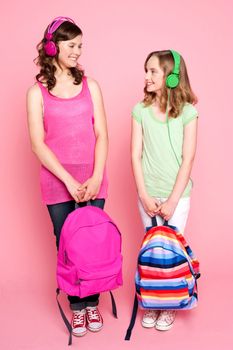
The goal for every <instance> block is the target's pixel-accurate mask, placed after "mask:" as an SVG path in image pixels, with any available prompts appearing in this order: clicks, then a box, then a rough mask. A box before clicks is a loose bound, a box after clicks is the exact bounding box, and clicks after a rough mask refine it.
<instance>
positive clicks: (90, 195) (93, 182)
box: [79, 176, 101, 202]
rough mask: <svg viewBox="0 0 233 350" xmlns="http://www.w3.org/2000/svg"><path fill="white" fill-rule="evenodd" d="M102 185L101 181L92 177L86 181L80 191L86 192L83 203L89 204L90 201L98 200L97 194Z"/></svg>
mask: <svg viewBox="0 0 233 350" xmlns="http://www.w3.org/2000/svg"><path fill="white" fill-rule="evenodd" d="M100 185H101V180H100V179H97V178H96V177H94V176H92V177H90V178H89V179H87V181H85V182H84V183H83V184H82V185H81V186H80V187H79V190H80V191H85V195H84V196H83V198H82V199H81V202H87V201H89V200H91V199H92V200H94V199H96V196H97V194H98V193H99V190H100Z"/></svg>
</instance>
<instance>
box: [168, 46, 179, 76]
mask: <svg viewBox="0 0 233 350" xmlns="http://www.w3.org/2000/svg"><path fill="white" fill-rule="evenodd" d="M170 51H171V54H172V57H173V59H174V68H173V71H172V73H174V74H178V75H179V74H180V54H179V53H178V52H176V51H174V50H170Z"/></svg>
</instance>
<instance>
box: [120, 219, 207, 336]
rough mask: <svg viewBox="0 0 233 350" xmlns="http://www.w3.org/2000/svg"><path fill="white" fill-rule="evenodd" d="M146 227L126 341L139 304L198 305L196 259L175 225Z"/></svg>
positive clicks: (163, 306) (161, 306)
mask: <svg viewBox="0 0 233 350" xmlns="http://www.w3.org/2000/svg"><path fill="white" fill-rule="evenodd" d="M152 225H153V226H152V227H151V228H149V229H148V230H147V233H146V235H145V237H144V239H143V242H142V245H141V249H140V251H139V255H138V265H137V271H136V275H135V285H136V295H135V300H134V307H133V313H132V317H131V322H130V325H129V328H128V330H127V333H126V336H125V340H129V339H130V336H131V332H132V329H133V326H134V323H135V319H136V314H137V308H138V305H139V306H140V308H143V309H157V310H168V309H173V310H174V309H175V310H177V309H179V310H187V309H192V308H193V307H195V306H196V305H197V281H196V280H197V278H199V277H200V273H199V262H198V261H197V259H196V258H195V257H194V254H193V252H192V250H191V248H190V247H189V246H188V244H187V242H186V240H185V239H184V236H183V235H182V234H181V233H179V232H178V230H177V228H176V227H174V226H170V225H168V223H167V222H166V221H165V223H164V225H163V226H157V222H156V218H153V219H152Z"/></svg>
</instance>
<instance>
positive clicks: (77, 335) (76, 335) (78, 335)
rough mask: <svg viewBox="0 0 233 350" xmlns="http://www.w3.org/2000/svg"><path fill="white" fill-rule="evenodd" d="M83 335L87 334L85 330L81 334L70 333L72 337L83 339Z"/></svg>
mask: <svg viewBox="0 0 233 350" xmlns="http://www.w3.org/2000/svg"><path fill="white" fill-rule="evenodd" d="M85 334H87V330H86V331H85V332H82V333H75V332H73V331H72V335H74V336H75V337H83V336H84V335H85Z"/></svg>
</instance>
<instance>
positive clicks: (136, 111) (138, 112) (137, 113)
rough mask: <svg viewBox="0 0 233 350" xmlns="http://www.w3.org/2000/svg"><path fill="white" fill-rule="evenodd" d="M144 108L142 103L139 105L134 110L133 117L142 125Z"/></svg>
mask: <svg viewBox="0 0 233 350" xmlns="http://www.w3.org/2000/svg"><path fill="white" fill-rule="evenodd" d="M141 111H142V107H141V104H140V103H137V104H136V105H135V106H134V108H133V110H132V117H133V118H134V119H135V120H137V122H138V123H139V124H141V123H142V113H141Z"/></svg>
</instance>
